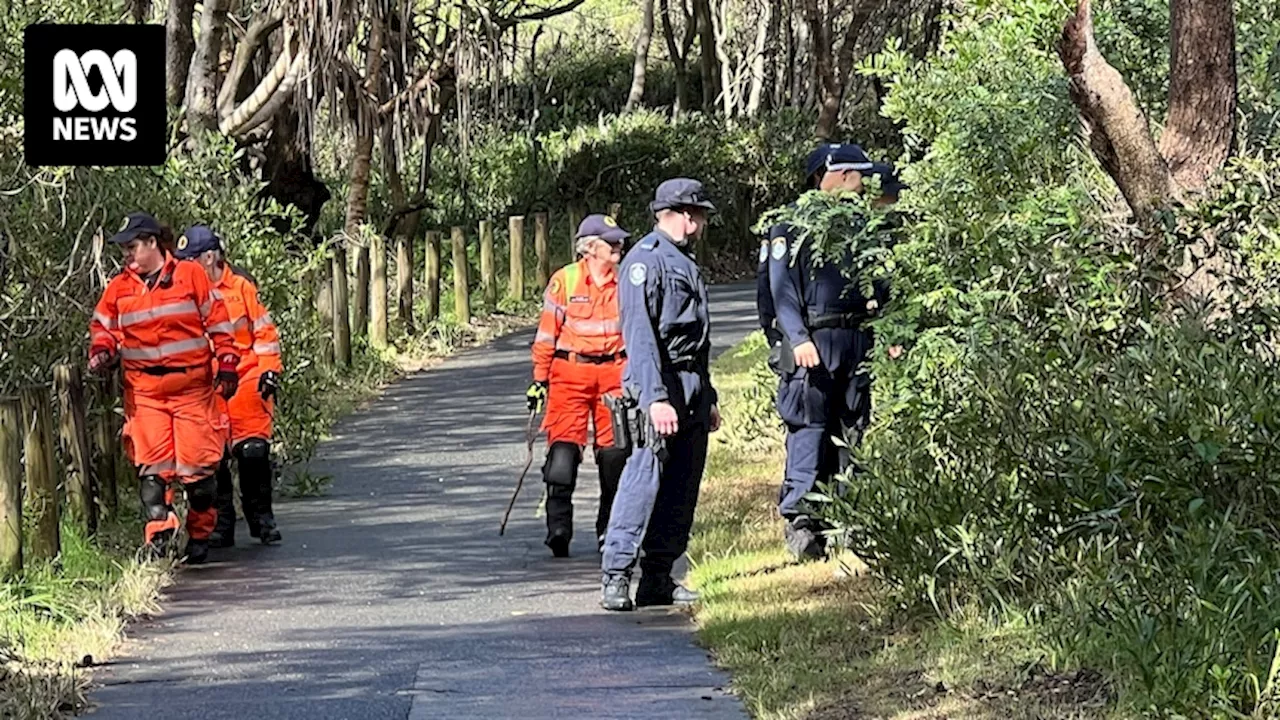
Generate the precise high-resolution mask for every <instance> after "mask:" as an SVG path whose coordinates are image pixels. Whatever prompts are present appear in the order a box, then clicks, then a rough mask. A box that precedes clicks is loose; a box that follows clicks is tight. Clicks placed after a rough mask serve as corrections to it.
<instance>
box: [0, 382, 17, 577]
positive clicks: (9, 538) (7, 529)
mask: <svg viewBox="0 0 1280 720" xmlns="http://www.w3.org/2000/svg"><path fill="white" fill-rule="evenodd" d="M21 572H22V403H21V402H20V401H19V400H18V399H17V398H13V397H0V578H11V577H15V576H17V575H18V574H20V573H21Z"/></svg>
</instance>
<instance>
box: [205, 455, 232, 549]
mask: <svg viewBox="0 0 1280 720" xmlns="http://www.w3.org/2000/svg"><path fill="white" fill-rule="evenodd" d="M217 478H218V499H217V501H216V502H215V506H216V507H217V509H218V523H217V524H216V525H214V526H213V532H212V533H210V534H209V547H215V548H229V547H235V544H236V504H235V499H234V498H233V497H232V495H233V494H234V492H235V488H234V486H233V485H232V482H231V461H230V459H229V458H224V459H223V461H222V464H221V465H219V466H218V475H217Z"/></svg>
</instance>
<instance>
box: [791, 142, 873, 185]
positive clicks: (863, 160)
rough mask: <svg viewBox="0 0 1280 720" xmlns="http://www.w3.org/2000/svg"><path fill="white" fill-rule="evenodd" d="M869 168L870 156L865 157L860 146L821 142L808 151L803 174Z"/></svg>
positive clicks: (866, 169)
mask: <svg viewBox="0 0 1280 720" xmlns="http://www.w3.org/2000/svg"><path fill="white" fill-rule="evenodd" d="M871 169H872V162H871V158H869V157H867V154H866V152H864V151H863V150H862V148H861V147H859V146H857V145H854V144H852V143H822V144H821V145H819V146H818V148H817V149H816V150H814V151H813V152H811V153H809V158H808V160H807V161H806V162H805V173H804V176H805V177H806V178H812V177H813V176H814V173H817V172H818V171H820V170H821V171H824V172H825V171H831V170H857V171H859V172H863V173H865V172H867V171H868V170H871Z"/></svg>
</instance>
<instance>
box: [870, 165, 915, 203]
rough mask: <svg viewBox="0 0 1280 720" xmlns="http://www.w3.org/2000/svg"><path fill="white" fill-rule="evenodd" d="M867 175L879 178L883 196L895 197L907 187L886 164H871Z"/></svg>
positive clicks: (891, 167)
mask: <svg viewBox="0 0 1280 720" xmlns="http://www.w3.org/2000/svg"><path fill="white" fill-rule="evenodd" d="M867 174H868V175H875V176H876V177H878V178H880V191H881V192H882V193H884V194H885V195H893V196H895V197H897V196H898V195H901V194H902V191H903V190H906V189H907V187H908V186H907V184H906V183H904V182H902V180H901V179H899V178H898V173H897V172H895V171H894V169H893V166H892V165H890V164H888V163H872V164H871V170H869V171H868V172H867Z"/></svg>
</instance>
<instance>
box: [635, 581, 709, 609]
mask: <svg viewBox="0 0 1280 720" xmlns="http://www.w3.org/2000/svg"><path fill="white" fill-rule="evenodd" d="M697 601H698V593H696V592H694V591H692V590H690V589H689V588H687V587H685V586H683V585H681V584H680V583H678V582H676V581H675V580H672V579H671V576H670V575H657V576H654V575H650V574H648V573H645V574H644V575H641V576H640V587H639V588H637V589H636V607H654V606H659V605H692V604H694V603H695V602H697Z"/></svg>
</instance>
